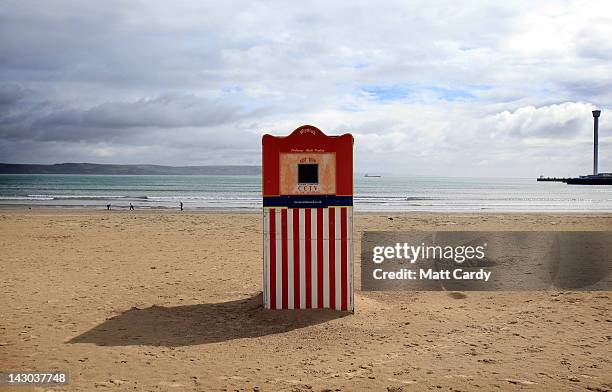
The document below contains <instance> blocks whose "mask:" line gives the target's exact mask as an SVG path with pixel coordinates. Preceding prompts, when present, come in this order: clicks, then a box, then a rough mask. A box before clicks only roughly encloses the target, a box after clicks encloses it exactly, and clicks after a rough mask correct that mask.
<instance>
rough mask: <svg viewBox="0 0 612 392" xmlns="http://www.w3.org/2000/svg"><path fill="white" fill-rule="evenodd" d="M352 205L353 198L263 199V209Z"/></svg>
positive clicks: (303, 197) (285, 197) (313, 196)
mask: <svg viewBox="0 0 612 392" xmlns="http://www.w3.org/2000/svg"><path fill="white" fill-rule="evenodd" d="M352 205H353V196H335V195H299V196H272V197H264V198H263V206H264V207H287V208H327V207H347V206H352Z"/></svg>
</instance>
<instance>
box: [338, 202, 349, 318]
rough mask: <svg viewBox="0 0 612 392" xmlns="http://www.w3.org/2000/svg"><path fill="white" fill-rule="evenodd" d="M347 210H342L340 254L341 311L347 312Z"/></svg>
mask: <svg viewBox="0 0 612 392" xmlns="http://www.w3.org/2000/svg"><path fill="white" fill-rule="evenodd" d="M347 210H348V208H342V209H341V210H340V238H342V243H341V250H340V252H341V254H340V275H341V278H340V286H341V287H340V292H341V293H342V296H341V298H340V309H341V310H347V308H348V302H347V294H348V292H347V286H348V277H347V276H348V270H347V267H348V262H347V261H348V258H347V257H348V244H349V241H348V238H347V237H346V234H347V223H348V222H347V219H348V218H347V216H346V215H347Z"/></svg>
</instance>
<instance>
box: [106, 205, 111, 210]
mask: <svg viewBox="0 0 612 392" xmlns="http://www.w3.org/2000/svg"><path fill="white" fill-rule="evenodd" d="M110 208H111V205H110V203H108V204H107V205H106V210H107V211H110Z"/></svg>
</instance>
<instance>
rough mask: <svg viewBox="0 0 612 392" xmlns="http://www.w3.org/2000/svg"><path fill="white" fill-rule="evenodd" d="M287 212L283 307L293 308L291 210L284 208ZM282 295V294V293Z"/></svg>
mask: <svg viewBox="0 0 612 392" xmlns="http://www.w3.org/2000/svg"><path fill="white" fill-rule="evenodd" d="M285 211H286V212H287V213H286V214H285V219H286V222H285V224H286V225H287V264H285V267H286V268H287V280H286V281H285V282H286V283H287V302H286V303H285V309H293V288H294V287H295V283H294V281H293V252H294V248H293V210H290V209H285ZM283 295H284V294H283Z"/></svg>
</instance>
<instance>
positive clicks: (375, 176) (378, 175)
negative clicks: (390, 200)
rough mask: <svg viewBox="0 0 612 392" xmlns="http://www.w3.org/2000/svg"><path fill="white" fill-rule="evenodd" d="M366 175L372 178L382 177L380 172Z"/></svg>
mask: <svg viewBox="0 0 612 392" xmlns="http://www.w3.org/2000/svg"><path fill="white" fill-rule="evenodd" d="M364 177H372V178H380V177H382V176H381V175H380V174H367V173H366V174H365V175H364Z"/></svg>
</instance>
